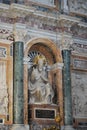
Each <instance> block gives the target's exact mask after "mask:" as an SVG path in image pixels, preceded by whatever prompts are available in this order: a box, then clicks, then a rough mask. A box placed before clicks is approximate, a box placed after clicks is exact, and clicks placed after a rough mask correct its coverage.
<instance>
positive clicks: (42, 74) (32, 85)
mask: <svg viewBox="0 0 87 130" xmlns="http://www.w3.org/2000/svg"><path fill="white" fill-rule="evenodd" d="M33 63H34V64H33V66H32V67H31V69H30V72H29V77H30V78H29V103H31V104H35V103H36V104H37V103H41V104H51V103H52V99H53V96H54V92H53V89H52V86H51V85H50V83H49V80H48V75H47V70H46V58H45V57H44V56H43V55H38V56H36V57H35V58H34V61H33Z"/></svg>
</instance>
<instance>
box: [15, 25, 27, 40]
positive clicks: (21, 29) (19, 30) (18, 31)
mask: <svg viewBox="0 0 87 130" xmlns="http://www.w3.org/2000/svg"><path fill="white" fill-rule="evenodd" d="M25 36H26V28H25V26H23V25H17V24H14V25H13V37H14V41H15V42H16V41H24V37H25Z"/></svg>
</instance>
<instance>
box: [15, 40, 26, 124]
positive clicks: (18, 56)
mask: <svg viewBox="0 0 87 130" xmlns="http://www.w3.org/2000/svg"><path fill="white" fill-rule="evenodd" d="M13 50H14V54H13V63H14V64H13V68H14V75H13V78H14V80H13V81H14V82H13V95H14V96H13V103H14V104H13V105H14V107H13V123H14V124H23V123H24V111H23V109H24V94H23V42H14V43H13Z"/></svg>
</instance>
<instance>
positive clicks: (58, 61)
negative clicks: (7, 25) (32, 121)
mask: <svg viewBox="0 0 87 130" xmlns="http://www.w3.org/2000/svg"><path fill="white" fill-rule="evenodd" d="M36 43H37V44H39V45H40V44H43V45H44V46H47V47H48V48H50V49H51V50H52V53H53V54H54V57H55V64H54V65H53V69H52V73H53V74H56V88H57V93H58V99H57V101H58V108H59V111H60V115H61V118H62V121H61V124H62V125H63V124H64V121H63V117H64V113H63V88H62V67H63V63H62V55H61V51H60V50H59V49H58V48H57V47H56V45H55V43H53V42H52V41H51V40H49V39H47V38H34V39H32V40H30V41H29V42H28V43H26V47H25V50H24V121H25V124H28V65H27V62H28V61H27V56H28V52H29V50H30V49H31V47H33V46H34V45H35V44H36ZM43 50H44V48H43ZM43 50H42V51H43ZM51 64H52V63H51ZM57 77H58V79H57Z"/></svg>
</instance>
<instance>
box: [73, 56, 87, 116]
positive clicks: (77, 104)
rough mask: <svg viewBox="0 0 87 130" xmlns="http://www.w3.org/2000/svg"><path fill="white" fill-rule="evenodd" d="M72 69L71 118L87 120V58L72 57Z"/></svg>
mask: <svg viewBox="0 0 87 130" xmlns="http://www.w3.org/2000/svg"><path fill="white" fill-rule="evenodd" d="M72 69H73V71H72V73H71V79H72V105H73V116H74V117H82V118H87V58H86V57H84V58H83V57H77V56H76V57H75V56H74V57H73V68H72Z"/></svg>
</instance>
